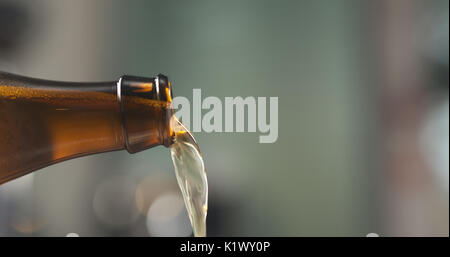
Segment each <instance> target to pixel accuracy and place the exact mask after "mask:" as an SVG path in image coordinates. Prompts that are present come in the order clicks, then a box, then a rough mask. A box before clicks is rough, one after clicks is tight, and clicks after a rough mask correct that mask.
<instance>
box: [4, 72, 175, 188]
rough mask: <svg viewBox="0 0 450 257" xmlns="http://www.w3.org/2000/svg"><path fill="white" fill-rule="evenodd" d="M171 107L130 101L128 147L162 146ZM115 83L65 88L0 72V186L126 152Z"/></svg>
mask: <svg viewBox="0 0 450 257" xmlns="http://www.w3.org/2000/svg"><path fill="white" fill-rule="evenodd" d="M166 105H167V103H164V102H162V101H153V100H149V99H142V98H139V97H128V98H127V99H126V106H127V117H126V118H127V119H128V124H129V125H130V126H129V131H128V134H127V136H128V137H127V139H128V142H131V143H129V144H132V146H133V147H135V148H134V149H139V150H140V148H142V149H144V148H145V147H151V146H155V145H159V144H161V143H160V138H159V131H155V129H154V128H155V127H157V126H156V125H155V124H157V123H158V122H159V120H161V113H163V112H162V111H161V110H162V109H164V108H166ZM123 119H124V117H123V115H122V114H121V106H120V104H119V102H118V99H117V83H116V82H104V83H67V82H56V81H46V80H38V79H30V78H26V77H21V76H17V75H12V74H7V73H1V72H0V184H2V183H4V182H7V181H10V180H12V179H14V178H17V177H20V176H22V175H25V174H27V173H29V172H32V171H34V170H37V169H40V168H42V167H45V166H48V165H51V164H53V163H57V162H60V161H64V160H67V159H71V158H75V157H79V156H83V155H89V154H94V153H100V152H106V151H113V150H121V149H124V148H125V147H126V142H125V141H126V139H125V136H124V134H125V132H124V127H123Z"/></svg>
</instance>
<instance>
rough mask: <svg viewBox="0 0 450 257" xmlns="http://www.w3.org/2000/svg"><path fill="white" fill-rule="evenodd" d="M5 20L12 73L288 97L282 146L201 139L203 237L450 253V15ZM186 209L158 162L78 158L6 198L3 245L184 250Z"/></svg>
mask: <svg viewBox="0 0 450 257" xmlns="http://www.w3.org/2000/svg"><path fill="white" fill-rule="evenodd" d="M2 16H3V17H2ZM0 20H1V21H2V24H1V25H0V26H1V27H0V28H1V29H2V31H0V33H2V34H3V35H1V36H0V70H3V71H9V72H13V73H19V74H23V75H27V76H31V77H39V78H46V79H52V80H68V81H103V80H114V79H117V78H119V77H120V76H121V75H123V74H130V75H138V76H153V75H155V74H157V73H160V72H161V73H163V74H166V75H167V76H169V78H170V80H171V81H172V85H173V90H174V94H175V96H185V97H188V98H190V99H191V98H192V89H193V88H201V89H202V96H203V97H207V96H216V97H219V98H221V99H223V98H224V97H227V96H231V97H234V96H242V97H246V96H255V97H257V96H266V97H270V96H276V97H279V137H278V140H277V141H276V142H275V143H273V144H260V143H259V142H258V133H205V132H200V133H195V137H196V138H197V140H198V142H199V145H200V147H201V150H202V152H203V155H204V158H205V165H206V169H207V174H208V181H209V186H210V188H209V190H210V200H209V214H208V235H210V236H366V235H367V234H368V233H377V234H379V235H381V236H396V235H406V236H416V235H426V236H428V235H446V236H448V225H449V224H448V204H449V201H448V1H376V2H372V1H358V0H352V1H250V0H248V1H206V0H203V1H200V0H195V1H106V0H105V1H88V0H83V1H68V0H66V1H58V0H38V1H5V0H2V1H0ZM445 178H446V181H447V182H445ZM171 194H172V195H173V194H176V196H177V197H178V198H174V197H167V196H168V195H171ZM165 196H166V197H165ZM179 197H180V193H179V190H178V188H177V185H176V180H175V176H174V173H173V167H172V164H171V160H170V155H169V151H168V149H166V148H164V147H162V146H161V147H157V148H153V149H150V150H147V151H144V152H141V153H137V154H133V155H130V154H128V153H127V152H126V151H121V152H112V153H105V154H99V155H95V156H89V157H83V158H79V159H74V160H70V161H66V162H63V163H60V164H57V165H53V166H50V167H48V168H45V169H42V170H39V171H37V172H35V173H34V174H32V175H28V176H25V177H23V178H20V179H17V180H15V181H12V182H10V183H7V184H5V185H2V186H0V235H10V236H11V235H12V236H29V235H33V236H65V235H66V234H68V233H77V234H79V235H80V236H188V235H190V234H191V230H190V227H189V220H188V218H187V216H186V213H185V210H184V207H183V206H182V201H181V200H180V201H178V200H179V199H180V198H179ZM173 199H178V200H177V201H174V200H173ZM155 209H157V210H159V211H154V210H155ZM152 210H153V211H152Z"/></svg>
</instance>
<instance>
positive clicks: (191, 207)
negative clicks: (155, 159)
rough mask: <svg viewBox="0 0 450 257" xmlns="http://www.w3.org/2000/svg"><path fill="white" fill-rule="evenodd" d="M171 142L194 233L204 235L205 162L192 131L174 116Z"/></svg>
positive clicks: (178, 179)
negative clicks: (173, 137)
mask: <svg viewBox="0 0 450 257" xmlns="http://www.w3.org/2000/svg"><path fill="white" fill-rule="evenodd" d="M172 126H173V130H174V132H175V139H174V143H173V144H172V145H171V146H170V152H171V156H172V161H173V164H174V168H175V174H176V177H177V181H178V185H179V187H180V189H181V193H182V194H183V198H184V203H185V205H186V210H187V212H188V215H189V219H190V221H191V225H192V229H193V231H194V236H196V237H205V236H206V215H207V212H208V180H207V178H206V172H205V164H204V162H203V156H202V154H201V153H200V148H199V147H198V144H197V142H196V141H195V138H194V137H193V136H192V133H191V132H190V131H189V130H188V129H187V128H186V127H185V126H184V125H183V124H182V123H181V122H180V121H178V119H177V118H176V117H175V116H173V119H172Z"/></svg>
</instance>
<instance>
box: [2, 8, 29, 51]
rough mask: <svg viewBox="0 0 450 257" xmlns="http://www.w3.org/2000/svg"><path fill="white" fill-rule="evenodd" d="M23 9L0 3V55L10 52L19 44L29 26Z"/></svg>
mask: <svg viewBox="0 0 450 257" xmlns="http://www.w3.org/2000/svg"><path fill="white" fill-rule="evenodd" d="M28 18H29V17H28V15H27V13H26V11H25V9H23V8H21V7H20V6H18V5H15V4H12V3H0V31H1V33H0V53H2V52H9V51H12V50H13V49H14V48H16V46H17V45H18V44H19V43H20V42H21V40H22V39H23V36H24V34H25V32H26V28H27V26H28V24H29V19H28Z"/></svg>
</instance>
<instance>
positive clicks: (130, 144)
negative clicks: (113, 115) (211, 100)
mask: <svg viewBox="0 0 450 257" xmlns="http://www.w3.org/2000/svg"><path fill="white" fill-rule="evenodd" d="M117 91H118V99H119V102H120V108H121V113H122V120H123V122H122V124H123V134H124V135H125V138H126V140H125V141H126V149H127V150H128V152H130V153H135V152H139V151H141V150H144V149H147V148H150V147H154V146H157V145H164V146H166V147H168V146H170V145H171V144H172V143H173V137H174V133H173V129H172V126H171V119H172V116H173V113H174V111H173V105H172V96H173V95H172V86H171V84H170V82H169V79H168V78H167V77H166V76H165V75H163V74H158V75H157V76H155V77H153V78H145V77H135V76H128V75H125V76H122V77H121V79H120V80H119V82H118V89H117Z"/></svg>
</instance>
